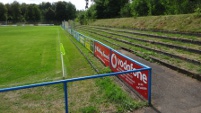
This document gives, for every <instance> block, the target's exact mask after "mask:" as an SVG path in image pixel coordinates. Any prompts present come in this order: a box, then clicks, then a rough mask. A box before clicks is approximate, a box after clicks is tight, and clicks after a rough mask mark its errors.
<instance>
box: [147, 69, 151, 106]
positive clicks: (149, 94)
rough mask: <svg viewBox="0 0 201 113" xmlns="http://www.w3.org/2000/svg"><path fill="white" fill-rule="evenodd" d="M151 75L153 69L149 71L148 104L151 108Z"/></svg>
mask: <svg viewBox="0 0 201 113" xmlns="http://www.w3.org/2000/svg"><path fill="white" fill-rule="evenodd" d="M151 73H152V69H151V68H150V69H149V74H148V75H149V77H148V81H149V83H148V104H149V106H151Z"/></svg>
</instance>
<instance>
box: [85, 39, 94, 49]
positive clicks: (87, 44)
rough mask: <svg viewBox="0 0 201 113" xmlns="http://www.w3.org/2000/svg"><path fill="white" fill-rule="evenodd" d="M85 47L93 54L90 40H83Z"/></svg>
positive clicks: (92, 45) (92, 42)
mask: <svg viewBox="0 0 201 113" xmlns="http://www.w3.org/2000/svg"><path fill="white" fill-rule="evenodd" d="M85 47H86V48H87V49H88V50H89V51H91V52H92V53H93V51H94V41H93V40H92V39H90V38H86V39H85Z"/></svg>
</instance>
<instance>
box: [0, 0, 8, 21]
mask: <svg viewBox="0 0 201 113" xmlns="http://www.w3.org/2000/svg"><path fill="white" fill-rule="evenodd" d="M6 13H7V9H6V7H5V5H4V4H2V3H0V21H5V20H6Z"/></svg>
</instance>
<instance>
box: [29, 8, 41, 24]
mask: <svg viewBox="0 0 201 113" xmlns="http://www.w3.org/2000/svg"><path fill="white" fill-rule="evenodd" d="M40 19H41V12H40V10H39V8H38V6H37V5H36V4H30V5H29V6H28V7H27V12H26V20H27V21H30V22H38V21H40Z"/></svg>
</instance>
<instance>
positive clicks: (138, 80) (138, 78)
mask: <svg viewBox="0 0 201 113" xmlns="http://www.w3.org/2000/svg"><path fill="white" fill-rule="evenodd" d="M110 68H111V70H112V71H113V72H120V71H127V70H135V69H141V68H143V67H142V66H140V65H139V64H137V63H135V62H134V61H132V60H130V59H128V58H125V57H123V56H122V55H120V54H118V53H117V52H114V51H111V65H110ZM148 74H149V72H148V70H145V71H140V72H135V73H128V74H123V75H119V76H118V77H119V78H121V79H122V80H123V81H125V82H126V83H127V84H128V85H130V86H131V87H132V88H133V89H135V90H136V91H137V92H138V93H139V94H141V95H142V96H143V97H144V98H145V99H148Z"/></svg>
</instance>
